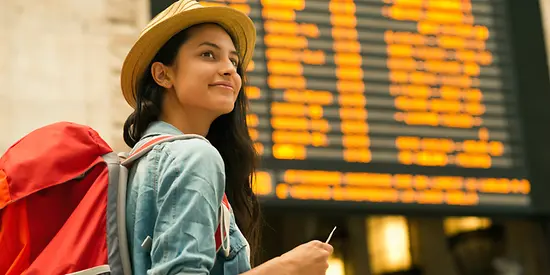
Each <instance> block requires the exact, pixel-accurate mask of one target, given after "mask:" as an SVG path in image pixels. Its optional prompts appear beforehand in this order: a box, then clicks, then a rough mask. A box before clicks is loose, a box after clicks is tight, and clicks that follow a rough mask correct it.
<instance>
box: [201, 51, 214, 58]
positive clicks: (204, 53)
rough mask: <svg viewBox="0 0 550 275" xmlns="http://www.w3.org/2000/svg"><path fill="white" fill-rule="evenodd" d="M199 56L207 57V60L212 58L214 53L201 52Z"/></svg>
mask: <svg viewBox="0 0 550 275" xmlns="http://www.w3.org/2000/svg"><path fill="white" fill-rule="evenodd" d="M201 56H204V57H208V58H214V53H212V52H211V51H207V52H203V53H201Z"/></svg>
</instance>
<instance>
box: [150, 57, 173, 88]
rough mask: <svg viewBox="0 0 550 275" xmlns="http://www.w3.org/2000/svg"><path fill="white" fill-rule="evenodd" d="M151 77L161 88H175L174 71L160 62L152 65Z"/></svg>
mask: <svg viewBox="0 0 550 275" xmlns="http://www.w3.org/2000/svg"><path fill="white" fill-rule="evenodd" d="M151 75H152V76H153V79H154V80H155V82H156V83H157V84H158V85H159V86H161V87H164V88H166V89H170V88H172V87H173V86H174V83H173V80H172V75H173V74H172V69H171V68H170V67H168V66H166V65H164V64H162V63H160V62H155V63H153V65H151Z"/></svg>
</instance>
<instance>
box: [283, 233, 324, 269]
mask: <svg viewBox="0 0 550 275" xmlns="http://www.w3.org/2000/svg"><path fill="white" fill-rule="evenodd" d="M333 251H334V249H333V247H332V246H331V245H330V244H327V243H323V242H320V241H311V242H308V243H305V244H302V245H300V246H298V247H296V248H294V249H292V250H290V251H289V252H287V253H285V254H283V255H281V256H280V257H279V260H280V263H281V265H282V268H283V269H284V270H285V271H287V272H286V273H283V274H288V275H298V274H299V275H324V274H325V273H326V271H327V269H328V257H329V256H330V255H331V254H332V252H333Z"/></svg>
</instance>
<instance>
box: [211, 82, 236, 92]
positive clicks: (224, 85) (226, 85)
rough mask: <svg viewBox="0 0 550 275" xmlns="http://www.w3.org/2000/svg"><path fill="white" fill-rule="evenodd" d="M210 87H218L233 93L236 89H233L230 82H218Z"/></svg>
mask: <svg viewBox="0 0 550 275" xmlns="http://www.w3.org/2000/svg"><path fill="white" fill-rule="evenodd" d="M210 86H217V87H221V88H225V89H229V90H232V91H233V90H235V88H234V87H233V84H231V82H229V81H216V82H214V83H212V84H210Z"/></svg>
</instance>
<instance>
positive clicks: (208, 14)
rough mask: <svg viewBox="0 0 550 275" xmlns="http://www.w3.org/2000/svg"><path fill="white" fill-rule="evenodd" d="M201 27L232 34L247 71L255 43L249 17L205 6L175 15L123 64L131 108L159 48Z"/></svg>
mask: <svg viewBox="0 0 550 275" xmlns="http://www.w3.org/2000/svg"><path fill="white" fill-rule="evenodd" d="M201 23H214V24H218V25H220V26H221V27H222V28H224V29H225V30H226V31H227V32H228V33H229V35H230V36H231V38H232V39H233V42H234V43H235V46H236V48H237V50H238V52H239V53H240V54H241V55H242V56H241V58H242V64H243V66H244V68H245V69H246V66H247V65H248V63H249V62H250V60H251V59H252V55H253V52H254V46H255V43H256V28H255V27H254V23H253V22H252V20H251V19H250V18H249V17H248V16H247V15H246V14H244V13H243V12H241V11H238V10H236V9H233V8H229V7H223V6H206V7H201V8H196V9H192V10H187V11H184V12H181V13H178V14H175V15H173V16H172V17H170V18H168V19H166V20H164V21H162V22H159V23H158V24H157V25H155V26H153V27H152V28H151V29H149V30H147V31H146V32H145V33H143V35H142V36H141V37H140V38H139V39H138V40H137V42H136V43H135V44H134V46H133V47H132V48H131V49H130V51H129V52H128V55H127V56H126V59H125V60H124V63H123V65H122V70H121V76H120V82H121V88H122V94H123V95H124V99H126V102H127V103H128V104H129V105H130V106H131V107H132V108H135V107H136V92H137V85H138V83H139V80H140V78H141V77H142V76H143V74H144V73H145V71H146V69H147V66H149V64H150V63H151V60H153V58H154V57H155V55H156V54H157V52H158V51H159V50H160V48H161V47H162V46H163V45H164V44H165V43H166V42H167V41H168V40H170V38H171V37H172V36H174V35H175V34H177V33H179V32H180V31H182V30H184V29H187V28H189V27H191V26H193V25H197V24H201Z"/></svg>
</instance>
